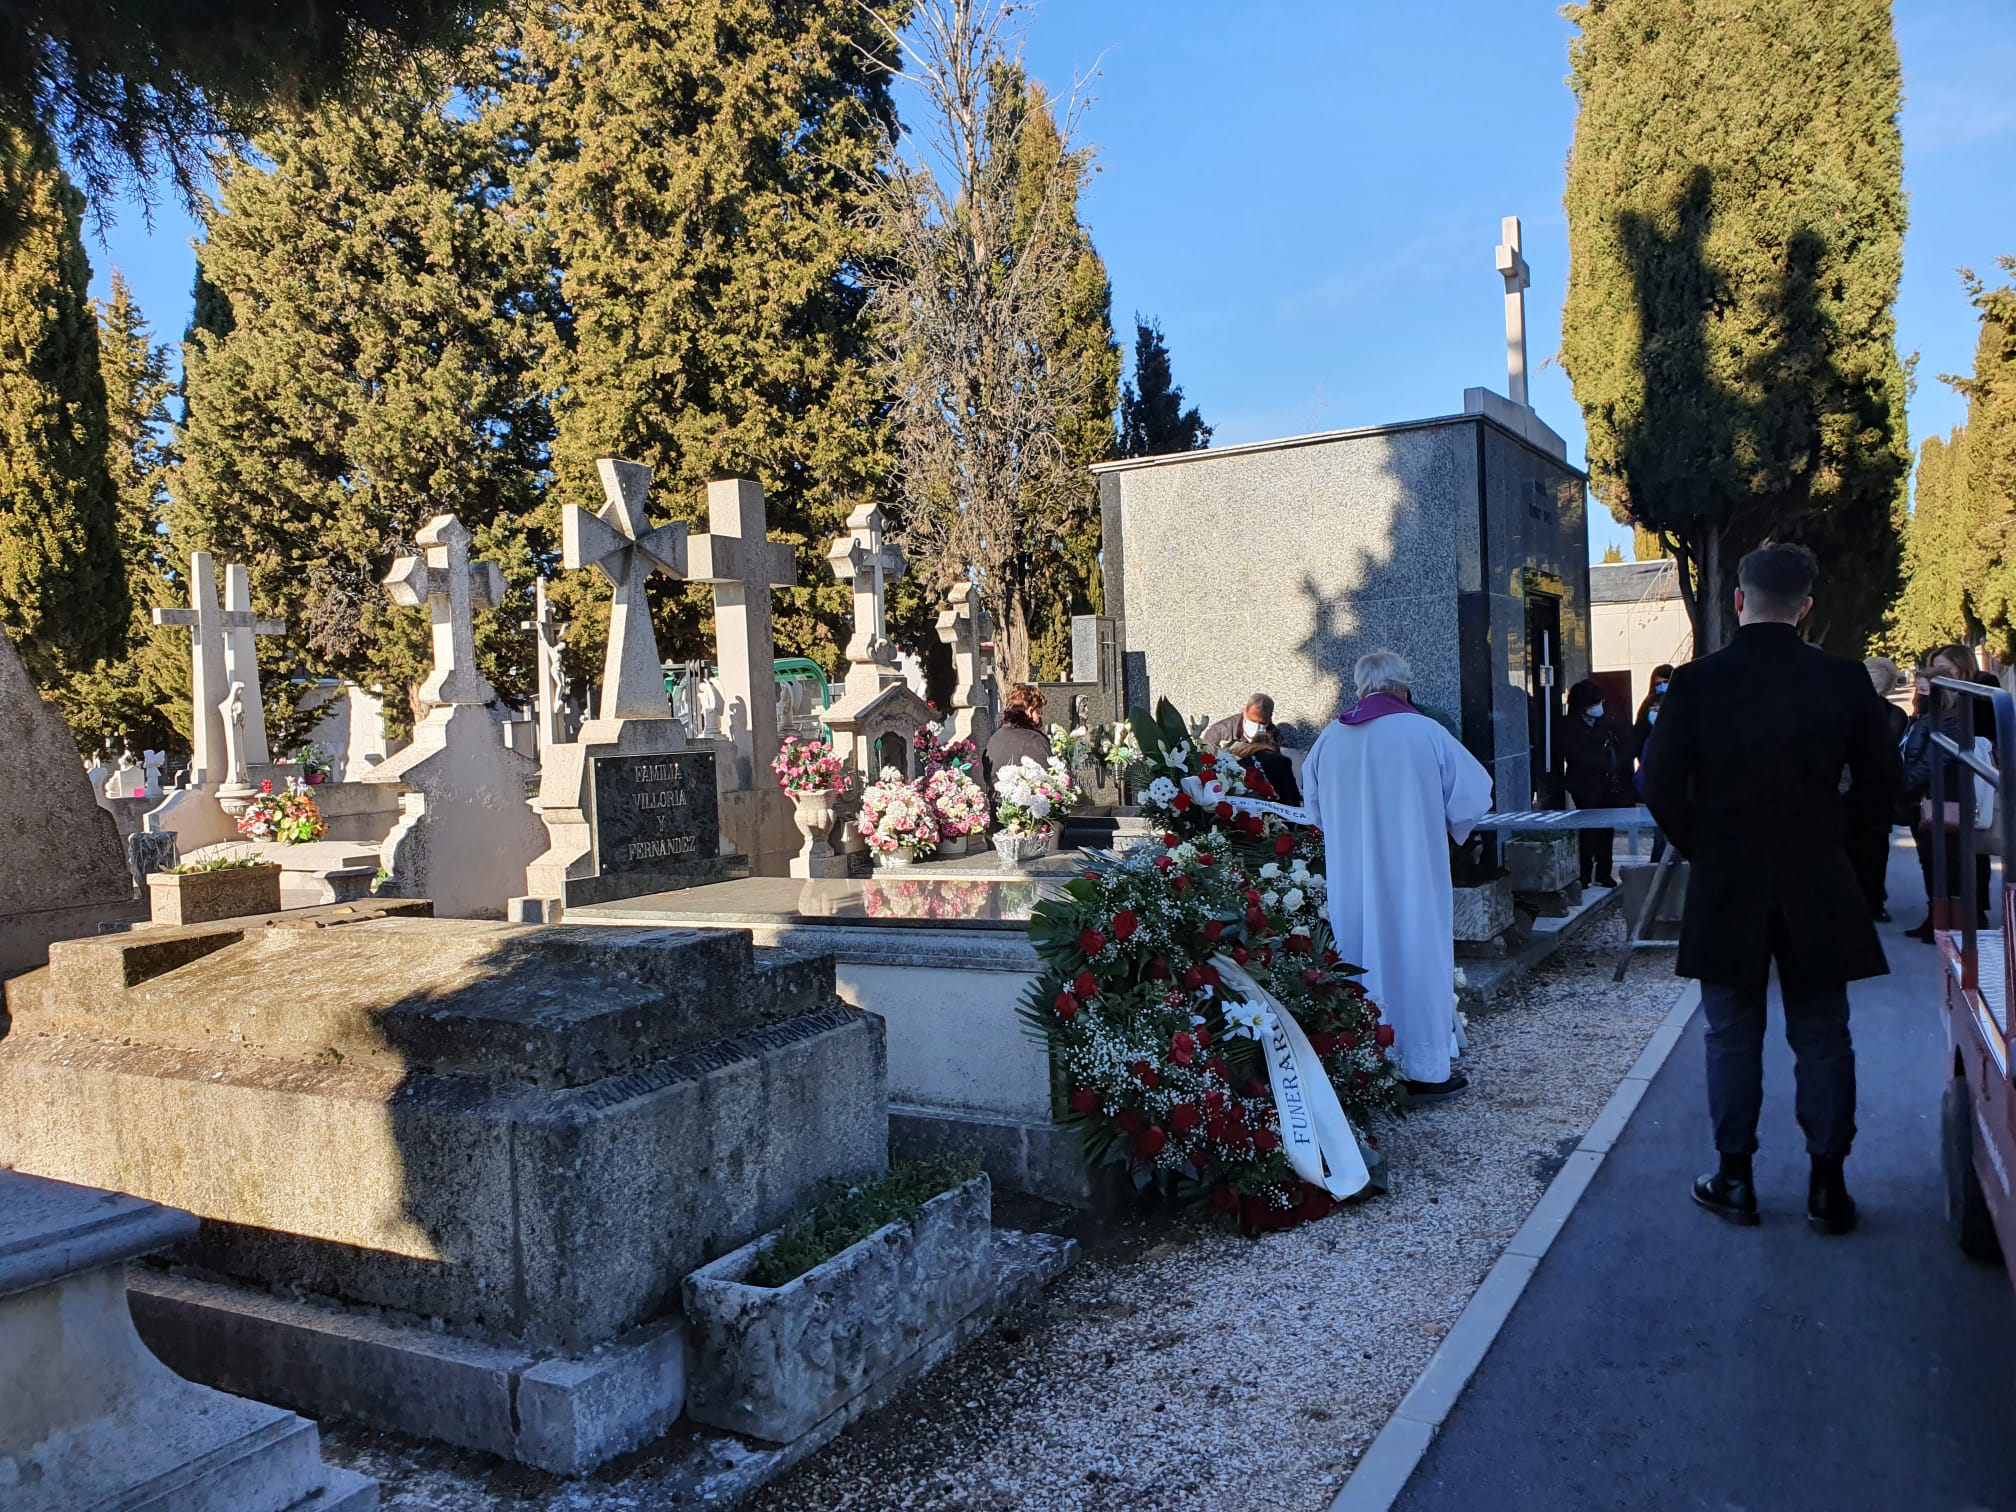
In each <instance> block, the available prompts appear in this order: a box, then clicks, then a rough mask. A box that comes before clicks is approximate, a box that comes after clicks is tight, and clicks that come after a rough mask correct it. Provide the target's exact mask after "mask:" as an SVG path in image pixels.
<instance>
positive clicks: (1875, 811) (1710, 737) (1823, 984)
mask: <svg viewBox="0 0 2016 1512" xmlns="http://www.w3.org/2000/svg"><path fill="white" fill-rule="evenodd" d="M1813 577H1814V560H1813V554H1812V553H1811V552H1810V551H1808V550H1807V549H1806V548H1805V547H1803V546H1765V547H1761V548H1759V549H1758V550H1756V551H1753V552H1751V553H1750V554H1749V555H1748V556H1746V557H1745V558H1744V559H1743V561H1742V564H1741V566H1740V567H1739V568H1738V571H1737V580H1738V582H1739V584H1740V585H1741V586H1740V587H1739V588H1738V589H1737V591H1736V612H1737V617H1738V619H1739V621H1740V622H1741V628H1740V629H1739V630H1737V632H1736V638H1735V640H1734V641H1732V642H1731V643H1730V644H1729V645H1728V646H1727V647H1726V648H1725V649H1723V650H1721V651H1717V652H1716V653H1715V654H1714V655H1712V656H1707V657H1704V658H1702V659H1701V660H1700V661H1697V662H1692V663H1690V664H1688V665H1687V666H1684V667H1682V668H1680V669H1679V670H1678V671H1677V672H1675V673H1674V674H1673V681H1672V684H1671V686H1670V687H1669V688H1668V689H1667V692H1666V699H1665V702H1664V703H1663V704H1662V705H1661V706H1660V712H1659V724H1658V728H1657V730H1656V732H1655V733H1654V735H1653V737H1652V740H1651V742H1650V744H1649V745H1648V747H1647V749H1646V755H1645V802H1646V804H1647V805H1648V806H1649V807H1650V808H1651V810H1652V816H1653V818H1655V819H1657V820H1658V821H1659V827H1660V828H1661V829H1662V830H1664V831H1665V833H1666V835H1667V837H1668V838H1669V839H1670V840H1671V841H1672V843H1673V845H1674V846H1675V847H1676V848H1677V849H1678V850H1679V851H1680V853H1681V854H1682V855H1683V856H1685V857H1686V858H1687V859H1688V861H1689V862H1690V863H1691V872H1690V876H1689V880H1688V885H1687V908H1686V917H1685V919H1684V921H1683V922H1682V924H1681V929H1680V961H1679V968H1678V969H1679V973H1680V975H1682V976H1689V977H1696V978H1699V979H1700V982H1701V1007H1702V1011H1703V1013H1704V1014H1705V1015H1706V1016H1707V1020H1708V1109H1709V1115H1710V1117H1711V1118H1712V1120H1713V1122H1714V1125H1715V1148H1716V1150H1717V1151H1718V1152H1719V1153H1720V1155H1721V1164H1720V1167H1719V1169H1717V1170H1716V1171H1714V1172H1713V1173H1711V1174H1709V1175H1706V1176H1703V1177H1701V1178H1700V1179H1699V1180H1698V1181H1696V1182H1695V1183H1694V1200H1695V1201H1696V1202H1698V1203H1700V1204H1701V1205H1702V1206H1703V1207H1705V1208H1707V1209H1709V1210H1710V1211H1711V1212H1714V1213H1716V1214H1718V1215H1720V1216H1721V1217H1724V1218H1727V1219H1730V1220H1731V1221H1733V1222H1736V1223H1755V1222H1756V1221H1757V1197H1756V1191H1755V1188H1754V1187H1753V1186H1752V1184H1751V1174H1750V1158H1751V1155H1752V1154H1753V1153H1754V1152H1755V1151H1756V1149H1757V1113H1758V1109H1759V1107H1760V1105H1761V1103H1762V1101H1763V1089H1764V994H1765V986H1766V983H1767V981H1768V979H1769V976H1770V969H1771V963H1772V962H1773V961H1774V960H1775V961H1776V962H1777V963H1778V983H1779V988H1780V990H1781V994H1782V996H1783V998H1784V1004H1785V1038H1786V1040H1787V1041H1788V1042H1789V1043H1790V1044H1791V1046H1792V1052H1793V1055H1794V1056H1795V1057H1796V1059H1797V1095H1796V1106H1797V1110H1798V1114H1799V1126H1800V1127H1801V1128H1802V1129H1803V1130H1805V1133H1806V1150H1807V1153H1808V1154H1809V1155H1810V1156H1811V1157H1812V1162H1813V1173H1812V1181H1811V1185H1810V1186H1809V1188H1808V1193H1807V1217H1808V1221H1809V1222H1810V1223H1811V1224H1812V1226H1813V1227H1814V1228H1816V1229H1818V1230H1820V1231H1821V1232H1823V1233H1830V1234H1845V1233H1846V1232H1848V1230H1849V1229H1851V1228H1853V1227H1854V1226H1855V1204H1854V1202H1853V1201H1852V1200H1851V1199H1850V1198H1849V1196H1848V1190H1847V1187H1846V1185H1845V1183H1844V1182H1843V1180H1842V1164H1843V1162H1844V1161H1845V1160H1846V1159H1847V1156H1848V1147H1849V1145H1850V1143H1851V1142H1852V1141H1853V1139H1854V1137H1855V1050H1854V1046H1853V1044H1852V1043H1851V1042H1850V1040H1849V1037H1848V986H1847V984H1848V983H1849V982H1851V981H1856V980H1859V979H1860V978H1863V977H1871V976H1880V975H1882V974H1883V973H1884V972H1886V971H1888V970H1889V966H1888V964H1887V963H1886V962H1885V961H1884V959H1883V947H1882V945H1881V944H1880V943H1879V942H1878V940H1877V938H1876V929H1875V926H1874V924H1873V923H1872V922H1871V920H1870V917H1869V905H1868V903H1867V901H1866V899H1865V897H1864V895H1863V892H1862V888H1861V885H1860V884H1859V882H1858V881H1857V879H1856V870H1855V864H1854V861H1853V860H1852V859H1851V856H1850V853H1849V845H1850V843H1851V841H1852V837H1854V836H1856V835H1858V834H1861V833H1864V832H1865V831H1866V829H1867V827H1869V826H1870V825H1873V824H1880V823H1882V822H1883V820H1884V819H1885V818H1887V816H1888V814H1889V812H1890V808H1891V805H1892V804H1893V803H1894V801H1895V799H1896V796H1897V793H1898V791H1899V789H1900V785H1901V782H1902V772H1901V768H1900V765H1899V762H1898V756H1897V748H1896V746H1895V745H1894V744H1893V743H1892V742H1891V739H1890V726H1889V721H1888V718H1887V716H1886V714H1885V710H1884V705H1883V701H1882V700H1881V699H1880V698H1878V697H1877V696H1876V691H1875V689H1874V688H1872V687H1871V686H1870V684H1869V678H1868V675H1867V674H1866V673H1865V672H1864V671H1863V669H1862V667H1861V664H1860V663H1858V662H1852V661H1846V660H1843V659H1842V658H1839V657H1834V656H1828V655H1826V654H1825V653H1823V652H1822V651H1820V650H1818V649H1817V648H1815V647H1812V646H1809V645H1807V644H1806V643H1805V642H1804V641H1803V640H1801V639H1800V636H1799V629H1798V626H1799V622H1800V621H1801V620H1802V619H1804V618H1805V616H1806V613H1807V611H1808V610H1810V609H1811V608H1812V607H1813V599H1812V589H1813ZM1844 769H1845V770H1846V771H1847V772H1848V774H1849V777H1850V786H1849V788H1848V790H1847V792H1846V793H1845V794H1844V793H1843V792H1842V790H1841V776H1842V772H1843V770H1844Z"/></svg>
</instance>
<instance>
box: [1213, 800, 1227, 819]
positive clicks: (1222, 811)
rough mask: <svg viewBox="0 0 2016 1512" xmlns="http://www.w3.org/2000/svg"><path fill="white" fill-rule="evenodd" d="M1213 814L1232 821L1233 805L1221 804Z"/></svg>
mask: <svg viewBox="0 0 2016 1512" xmlns="http://www.w3.org/2000/svg"><path fill="white" fill-rule="evenodd" d="M1211 812H1212V813H1214V814H1216V815H1217V816H1218V817H1219V818H1220V819H1230V818H1231V817H1232V805H1231V804H1229V803H1220V804H1219V805H1218V806H1217V807H1216V808H1215V809H1213V810H1212V811H1211Z"/></svg>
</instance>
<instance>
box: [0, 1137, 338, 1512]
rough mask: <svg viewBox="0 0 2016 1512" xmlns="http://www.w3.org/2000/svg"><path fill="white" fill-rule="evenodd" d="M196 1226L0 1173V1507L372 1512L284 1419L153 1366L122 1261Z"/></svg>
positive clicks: (129, 1201) (317, 1440) (31, 1510)
mask: <svg viewBox="0 0 2016 1512" xmlns="http://www.w3.org/2000/svg"><path fill="white" fill-rule="evenodd" d="M195 1232H196V1220H195V1219H194V1218H193V1217H191V1216H190V1215H189V1214H187V1213H181V1212H177V1211H175V1210H174V1209H173V1208H165V1207H161V1206H158V1205H157V1204H155V1203H152V1202H147V1201H143V1200H142V1199H140V1198H138V1197H128V1196H125V1195H123V1194H121V1193H119V1192H102V1191H96V1190H93V1189H92V1188H90V1187H81V1186H73V1185H71V1184H69V1183H67V1182H62V1181H48V1180H44V1179H43V1178H41V1177H39V1176H27V1175H23V1174H22V1173H20V1172H18V1171H6V1170H0V1360H4V1361H6V1369H5V1370H4V1371H0V1506H5V1507H6V1508H7V1509H8V1512H72V1509H75V1508H84V1507H89V1508H112V1507H132V1508H143V1507H145V1508H157V1507H158V1508H169V1507H172V1508H175V1509H177V1512H372V1509H374V1508H376V1507H377V1505H378V1484H377V1482H376V1481H371V1480H366V1479H365V1478H364V1477H363V1476H361V1475H356V1474H353V1473H352V1472H350V1471H348V1470H337V1469H332V1468H330V1467H329V1466H326V1465H324V1464H323V1463H322V1455H321V1433H320V1431H319V1430H318V1429H317V1428H316V1426H315V1425H314V1424H313V1423H311V1422H307V1421H306V1420H304V1419H302V1418H298V1417H296V1416H295V1415H294V1414H293V1413H291V1412H286V1411H283V1410H282V1409H280V1408H278V1407H268V1406H266V1405H264V1404H263V1403H260V1402H248V1401H244V1400H241V1399H240V1398H238V1397H234V1396H226V1395H225V1394H224V1393H223V1392H221V1391H216V1390H213V1389H212V1388H210V1387H208V1386H198V1385H197V1384H196V1383H195V1382H193V1381H186V1380H184V1379H183V1378H182V1377H181V1376H178V1375H176V1374H175V1372H173V1371H172V1370H170V1369H169V1368H168V1367H167V1366H165V1365H163V1364H162V1363H161V1362H160V1361H159V1360H158V1359H156V1358H155V1357H154V1356H153V1355H152V1354H151V1353H149V1352H148V1349H147V1347H146V1345H144V1344H142V1343H141V1342H140V1337H139V1335H138V1334H137V1333H135V1332H134V1330H133V1317H132V1314H131V1312H130V1311H129V1310H128V1308H127V1298H126V1262H127V1261H128V1260H131V1259H133V1258H135V1257H137V1256H140V1255H144V1254H147V1253H148V1252H150V1251H152V1250H157V1249H160V1248H161V1247H162V1246H164V1245H168V1244H173V1243H175V1242H176V1241H178V1240H182V1239H187V1238H189V1237H191V1236H192V1235H194V1234H195Z"/></svg>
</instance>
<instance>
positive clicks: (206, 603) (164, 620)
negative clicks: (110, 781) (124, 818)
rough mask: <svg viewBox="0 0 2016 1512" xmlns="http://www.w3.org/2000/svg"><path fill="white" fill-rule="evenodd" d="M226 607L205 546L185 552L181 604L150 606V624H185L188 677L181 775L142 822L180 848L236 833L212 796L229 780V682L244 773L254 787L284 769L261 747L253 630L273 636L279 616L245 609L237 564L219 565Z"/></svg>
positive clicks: (281, 623)
mask: <svg viewBox="0 0 2016 1512" xmlns="http://www.w3.org/2000/svg"><path fill="white" fill-rule="evenodd" d="M225 579H226V585H227V588H228V590H229V598H228V600H227V607H225V608H222V609H220V608H218V606H217V572H216V567H215V564H214V563H213V561H212V559H211V556H210V553H209V552H207V551H197V552H192V553H190V556H189V607H188V608H187V609H156V610H155V611H154V623H155V624H157V625H182V626H187V627H188V630H189V668H190V671H189V677H190V690H191V704H192V713H193V722H192V731H193V733H192V736H191V742H190V743H191V755H190V759H189V780H188V781H187V782H186V783H185V784H184V785H183V786H181V787H179V788H177V789H176V790H175V791H174V792H172V793H170V794H169V795H168V796H167V798H166V799H165V800H164V801H163V802H162V803H161V804H160V806H159V807H157V808H155V809H153V810H152V811H150V812H149V813H148V815H147V816H146V818H145V820H143V821H142V826H143V828H145V829H147V830H149V831H151V832H153V833H156V834H160V833H163V832H170V831H172V832H173V833H174V834H175V836H176V839H177V841H178V843H179V844H180V846H181V848H182V852H183V854H185V855H187V854H189V853H190V852H192V851H195V850H197V849H199V848H201V847H202V846H205V845H216V844H219V843H221V842H224V841H227V840H235V839H237V838H238V822H237V820H236V819H235V818H233V817H232V815H231V814H229V813H228V812H226V811H225V809H224V807H223V805H222V804H221V803H220V802H219V799H218V793H219V790H220V789H221V788H222V787H223V786H224V785H225V784H226V783H227V782H229V781H230V779H231V773H230V771H229V770H228V763H229V761H230V752H229V749H228V747H227V733H226V730H225V716H224V709H225V706H226V704H227V703H228V702H229V700H230V693H231V685H232V684H233V683H234V682H235V683H242V684H243V685H244V689H245V691H244V695H243V702H244V707H245V726H244V741H243V756H244V761H245V766H246V772H245V778H246V781H247V783H248V784H249V785H251V786H253V787H256V786H257V784H258V783H259V782H261V781H273V782H275V783H276V784H277V783H278V782H279V781H281V780H284V777H285V774H284V773H281V772H276V771H275V770H273V769H272V767H271V762H270V754H269V753H268V751H267V749H266V715H265V711H264V705H263V704H262V702H261V700H260V696H259V659H258V656H257V655H256V654H255V649H254V648H255V641H254V637H255V636H260V635H280V634H282V633H284V632H285V631H286V629H287V623H286V621H285V620H275V619H261V618H260V617H259V616H258V615H257V614H255V613H253V611H252V606H251V589H250V585H249V580H248V579H247V577H246V575H245V569H244V568H243V567H238V566H233V567H229V568H227V569H226V570H225Z"/></svg>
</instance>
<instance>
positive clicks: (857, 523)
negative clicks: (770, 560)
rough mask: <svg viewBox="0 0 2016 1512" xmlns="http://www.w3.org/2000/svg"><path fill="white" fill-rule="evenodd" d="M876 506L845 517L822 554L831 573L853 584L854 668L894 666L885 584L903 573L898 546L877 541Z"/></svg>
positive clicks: (880, 524)
mask: <svg viewBox="0 0 2016 1512" xmlns="http://www.w3.org/2000/svg"><path fill="white" fill-rule="evenodd" d="M886 523H887V522H886V521H885V519H884V518H883V514H882V508H881V506H880V505H877V504H863V505H862V506H861V507H860V508H859V509H857V510H855V511H854V512H853V513H852V514H850V515H849V516H847V534H845V535H843V536H841V537H840V538H839V539H838V540H836V541H835V542H834V543H833V549H832V550H831V551H828V552H827V553H826V560H827V561H828V562H829V563H830V564H831V565H832V568H833V575H834V576H835V577H836V578H838V579H840V581H841V582H843V583H845V582H850V581H851V582H852V584H853V586H854V635H853V638H852V639H851V640H849V641H848V642H847V660H848V661H850V662H852V663H854V664H855V665H857V666H867V665H877V664H886V665H890V666H894V665H895V662H894V658H893V657H892V656H891V655H890V650H889V609H888V603H887V594H888V586H889V584H891V583H894V582H897V581H899V580H900V579H901V578H902V576H903V548H902V547H900V546H898V545H897V544H896V543H895V542H894V541H886V540H884V539H883V535H882V532H883V529H884V527H885V525H886Z"/></svg>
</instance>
